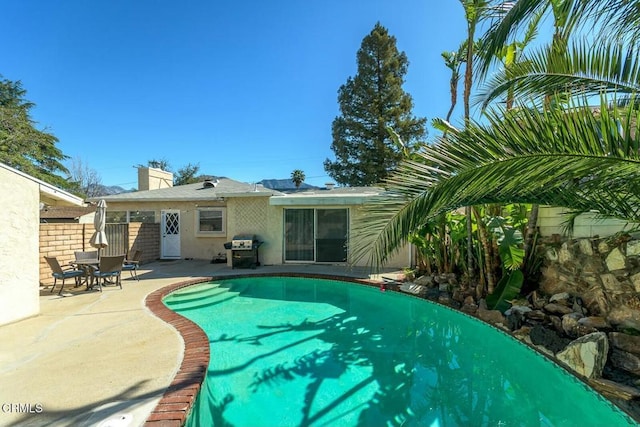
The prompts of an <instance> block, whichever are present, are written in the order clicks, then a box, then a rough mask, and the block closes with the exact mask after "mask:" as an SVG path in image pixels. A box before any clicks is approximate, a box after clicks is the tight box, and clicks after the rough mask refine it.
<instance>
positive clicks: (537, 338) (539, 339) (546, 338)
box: [529, 325, 571, 353]
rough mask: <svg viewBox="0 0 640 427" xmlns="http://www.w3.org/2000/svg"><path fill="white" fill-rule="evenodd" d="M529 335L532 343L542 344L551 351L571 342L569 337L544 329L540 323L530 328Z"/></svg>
mask: <svg viewBox="0 0 640 427" xmlns="http://www.w3.org/2000/svg"><path fill="white" fill-rule="evenodd" d="M529 337H530V338H531V343H532V344H535V345H536V346H543V347H545V348H547V349H548V350H550V351H551V352H553V353H557V352H558V351H560V350H562V349H563V348H565V347H566V346H567V344H569V343H570V342H571V340H569V339H566V338H562V337H561V336H560V335H558V334H557V333H556V332H555V331H552V330H550V329H546V328H544V327H542V326H540V325H535V326H534V327H533V328H531V333H530V334H529Z"/></svg>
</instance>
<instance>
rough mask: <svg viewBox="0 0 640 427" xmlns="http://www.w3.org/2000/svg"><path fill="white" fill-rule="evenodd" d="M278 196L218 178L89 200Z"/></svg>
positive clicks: (267, 191)
mask: <svg viewBox="0 0 640 427" xmlns="http://www.w3.org/2000/svg"><path fill="white" fill-rule="evenodd" d="M274 194H280V193H279V192H278V191H276V190H271V189H268V188H264V187H263V186H261V185H257V184H248V183H246V182H240V181H235V180H233V179H229V178H218V179H216V180H212V181H205V182H197V183H195V184H185V185H177V186H175V187H169V188H160V189H155V190H146V191H134V192H130V193H121V194H113V195H109V196H102V197H94V198H91V199H89V200H91V201H97V200H100V199H104V200H105V201H106V202H107V203H108V202H109V201H113V202H162V201H169V200H173V201H192V200H194V201H197V200H215V199H222V198H225V197H268V196H272V195H274Z"/></svg>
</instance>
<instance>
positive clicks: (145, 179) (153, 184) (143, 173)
mask: <svg viewBox="0 0 640 427" xmlns="http://www.w3.org/2000/svg"><path fill="white" fill-rule="evenodd" d="M169 187H173V174H172V173H171V172H167V171H163V170H162V169H156V168H147V167H139V168H138V191H144V190H158V189H160V188H169Z"/></svg>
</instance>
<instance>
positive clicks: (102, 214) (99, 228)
mask: <svg viewBox="0 0 640 427" xmlns="http://www.w3.org/2000/svg"><path fill="white" fill-rule="evenodd" d="M106 222H107V202H105V201H104V200H100V201H99V202H98V209H96V215H95V217H94V218H93V226H94V227H95V229H96V231H95V232H94V233H93V236H91V239H90V240H89V243H90V244H91V246H93V247H94V248H98V256H100V249H102V248H106V247H107V246H109V242H107V235H106V233H105V232H104V228H105V224H106Z"/></svg>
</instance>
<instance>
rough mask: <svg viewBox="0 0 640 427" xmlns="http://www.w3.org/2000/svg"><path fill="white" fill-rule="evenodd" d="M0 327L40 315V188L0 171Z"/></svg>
mask: <svg viewBox="0 0 640 427" xmlns="http://www.w3.org/2000/svg"><path fill="white" fill-rule="evenodd" d="M0 200H2V202H3V208H4V211H5V215H6V219H5V222H4V224H3V225H2V227H0V272H1V274H0V325H2V324H6V323H10V322H15V321H17V320H20V319H24V318H26V317H30V316H35V315H37V314H38V313H39V312H40V291H39V289H40V284H39V271H38V269H39V260H38V256H39V255H38V250H39V242H38V236H39V225H38V224H39V222H40V209H39V208H40V189H39V185H38V184H37V183H35V182H33V181H31V180H29V179H27V178H24V177H22V176H20V175H18V174H16V173H13V172H11V171H8V170H6V169H4V168H0Z"/></svg>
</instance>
